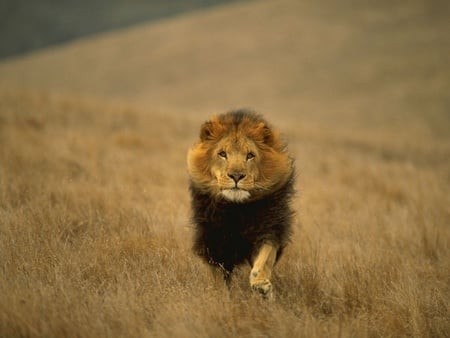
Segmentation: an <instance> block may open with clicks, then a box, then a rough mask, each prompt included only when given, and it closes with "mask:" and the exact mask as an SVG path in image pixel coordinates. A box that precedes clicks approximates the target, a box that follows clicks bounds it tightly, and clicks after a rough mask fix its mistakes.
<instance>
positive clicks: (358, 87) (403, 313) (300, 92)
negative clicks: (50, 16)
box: [0, 1, 450, 337]
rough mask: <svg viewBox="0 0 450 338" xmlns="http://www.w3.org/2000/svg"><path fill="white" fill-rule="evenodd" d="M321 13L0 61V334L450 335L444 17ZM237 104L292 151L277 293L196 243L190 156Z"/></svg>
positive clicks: (275, 6)
mask: <svg viewBox="0 0 450 338" xmlns="http://www.w3.org/2000/svg"><path fill="white" fill-rule="evenodd" d="M436 3H437V2H432V4H433V5H436ZM329 6H332V5H331V4H330V3H327V2H318V5H306V4H300V2H297V1H261V2H259V1H255V2H251V3H247V4H242V5H233V6H229V7H227V6H225V7H222V8H218V9H212V10H210V11H206V12H202V13H199V14H190V15H188V16H182V17H180V18H174V19H171V20H168V21H166V22H161V23H158V24H157V25H149V26H142V27H138V28H136V29H131V30H127V31H125V32H123V33H120V32H119V33H115V34H113V35H110V34H109V35H106V36H100V37H93V38H92V40H86V41H80V42H77V43H75V44H73V45H69V46H66V47H64V48H62V49H58V48H56V49H50V50H48V51H43V52H40V53H37V54H35V55H30V56H27V57H25V58H18V59H17V60H14V59H13V60H10V61H8V62H3V63H0V295H1V296H0V336H1V337H155V336H156V337H173V336H176V337H236V336H240V337H265V336H268V337H283V336H286V337H298V336H300V337H324V336H332V337H334V336H343V337H349V336H354V337H378V336H383V337H385V336H389V337H398V336H420V337H445V336H448V334H449V332H450V319H449V318H450V305H449V302H448V300H449V299H450V272H449V271H450V194H449V191H450V132H449V130H450V116H449V114H448V109H449V99H448V92H449V90H450V80H449V79H450V77H449V76H448V75H449V72H450V71H449V68H448V66H446V64H445V57H444V55H448V54H446V52H447V51H448V49H449V47H448V46H447V45H446V44H443V43H442V42H443V41H445V39H446V34H447V33H446V30H444V29H443V27H448V26H449V24H448V23H446V22H444V21H443V20H440V18H441V16H440V15H442V14H439V13H438V14H436V15H431V14H430V13H431V9H430V8H431V7H432V6H431V7H429V6H430V5H429V4H428V3H425V2H421V1H413V2H411V4H410V5H409V7H402V6H401V5H399V4H396V5H395V4H394V5H392V4H391V3H390V2H387V3H386V4H384V3H382V2H380V3H378V5H377V6H375V5H370V4H365V5H361V6H360V7H356V8H353V7H345V6H344V7H345V8H341V7H339V8H333V7H331V8H330V7H329ZM424 9H425V10H424ZM294 10H295V11H294ZM334 10H336V11H334ZM249 13H252V14H251V15H249ZM274 13H275V14H274ZM292 13H295V15H294V14H292ZM387 13H389V15H387ZM355 14H358V15H357V16H356V15H355ZM385 14H386V16H384V15H385ZM271 15H273V18H272V16H271ZM231 18H232V19H233V20H236V22H237V23H236V25H237V26H238V28H236V27H233V29H237V30H233V29H231V28H230V26H229V22H230V20H231ZM240 18H241V19H242V20H239V19H240ZM299 18H300V19H302V20H299ZM244 19H245V20H244ZM205 27H207V28H208V29H205ZM276 29H279V30H280V31H279V32H280V34H278V33H272V34H271V33H270V32H271V31H272V32H276ZM261 30H262V31H261ZM236 31H239V32H240V33H241V34H239V36H236ZM261 32H263V34H260V33H261ZM290 32H291V33H292V32H293V34H297V35H295V37H296V39H299V41H300V42H301V43H300V42H299V43H298V44H295V43H293V41H294V38H293V36H291V35H289V33H290ZM301 32H314V34H313V35H312V36H311V35H309V33H308V34H306V33H305V34H303V35H302V34H300V33H301ZM212 33H214V34H212ZM419 33H420V34H419ZM298 34H300V35H298ZM311 34H312V33H311ZM160 35H163V36H164V37H165V40H164V41H160V45H159V46H160V49H158V50H157V51H154V52H153V53H151V52H150V50H149V49H148V48H149V47H146V46H143V45H141V46H140V48H141V51H140V52H138V50H137V48H138V47H137V46H136V43H135V42H136V41H142V37H143V36H147V37H148V39H149V41H151V42H154V41H156V40H153V39H157V37H158V36H160ZM208 36H211V37H208ZM233 36H234V37H236V41H235V43H234V44H233V43H232V42H231V41H232V40H230V39H231V38H232V37H233ZM314 37H317V39H319V38H320V41H315V40H314ZM338 37H339V38H338ZM249 41H252V43H253V44H252V45H251V46H250V47H251V48H249V46H248V44H247V43H248V42H249ZM127 44H128V46H130V48H129V51H130V54H129V57H128V59H127V62H122V63H120V62H117V61H118V60H119V59H120V55H122V58H123V54H120V52H119V50H120V49H123V48H124V46H126V45H127ZM189 44H190V45H192V46H194V47H199V46H201V47H203V48H204V49H201V51H208V53H212V51H211V46H214V45H216V48H215V49H214V50H215V51H217V50H218V49H220V48H219V47H224V48H223V50H228V51H227V52H224V53H223V55H222V56H220V60H218V59H214V60H211V59H208V60H205V61H204V63H202V61H201V60H200V59H199V58H198V51H199V49H198V48H192V49H191V48H186V46H187V45H189ZM180 46H182V47H180ZM183 46H184V48H183ZM304 46H307V47H308V48H306V49H305V48H303V47H304ZM314 46H317V47H318V48H317V49H314V48H313V47H314ZM226 48H228V49H226ZM135 49H136V50H135ZM107 55H109V56H110V58H107V57H106V56H107ZM205 55H206V54H205ZM207 55H209V56H210V55H212V54H207ZM258 55H259V56H261V55H264V57H258ZM236 56H240V57H239V58H236V59H235V57H236ZM146 59H150V60H151V67H146V66H145V65H146V64H145V60H146ZM180 60H184V61H183V62H181V61H180ZM232 60H233V61H232ZM219 61H220V62H219ZM222 62H223V64H224V65H226V66H224V67H222V68H221V67H218V68H217V64H221V63H222ZM232 62H233V63H232ZM308 62H309V63H308ZM174 65H177V66H176V67H175V66H174ZM200 66H203V67H204V68H205V69H206V70H205V71H204V72H199V71H198V70H199V68H198V67H200ZM140 70H141V71H140ZM210 70H211V72H209V71H210ZM238 70H242V74H243V79H242V81H241V82H240V81H239V79H240V78H239V77H236V75H237V71H238ZM258 70H260V73H259V72H258ZM88 75H89V76H88ZM125 75H126V76H125ZM300 75H304V76H303V77H300ZM208 79H209V82H208ZM133 80H134V81H135V82H133ZM218 80H220V81H218ZM211 83H214V84H215V83H220V85H219V84H218V85H211ZM188 84H190V85H189V86H188ZM169 89H172V91H171V92H169ZM221 94H222V95H223V96H221ZM233 102H234V103H233ZM240 104H247V105H248V104H251V106H252V107H254V108H255V109H259V110H261V112H262V113H264V114H265V115H266V116H267V117H268V119H269V120H270V121H271V122H272V123H273V124H274V125H276V126H278V127H279V129H280V130H281V131H282V132H283V133H284V135H285V136H286V138H287V139H288V140H289V144H290V151H291V153H292V155H293V156H294V157H295V158H296V167H297V173H298V178H297V183H296V188H297V191H298V196H297V198H296V199H295V201H294V209H295V210H296V221H295V224H294V230H295V232H294V236H293V240H292V243H291V245H290V246H289V247H288V248H287V250H286V254H285V255H284V256H283V258H282V260H281V261H280V262H279V264H278V265H277V266H276V269H275V275H274V279H273V283H274V292H275V299H274V301H273V302H267V301H264V300H262V299H260V297H258V296H257V295H253V294H252V293H251V291H250V290H249V286H248V273H249V267H246V266H243V267H242V268H240V269H239V270H238V271H237V273H236V276H235V279H234V280H233V281H232V284H231V288H230V290H229V291H228V290H226V289H224V288H220V287H216V286H214V285H213V283H212V280H211V279H210V276H209V275H208V269H207V268H206V267H205V266H204V265H203V264H202V262H201V261H200V260H199V259H198V258H196V257H195V256H194V255H193V254H192V253H191V251H190V247H191V236H192V228H191V224H190V221H189V218H190V210H189V195H188V190H187V182H188V180H187V170H186V163H185V162H186V152H187V149H188V148H189V147H190V146H191V144H192V143H193V142H194V141H195V139H196V137H197V133H198V128H199V125H200V123H202V122H203V121H204V119H206V118H207V116H208V114H209V113H211V112H212V111H214V110H216V111H217V110H219V111H223V110H227V109H229V108H231V107H233V106H235V105H240Z"/></svg>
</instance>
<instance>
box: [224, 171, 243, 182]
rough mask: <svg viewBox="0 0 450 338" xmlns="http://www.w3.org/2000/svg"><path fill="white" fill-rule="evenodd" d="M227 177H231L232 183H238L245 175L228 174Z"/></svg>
mask: <svg viewBox="0 0 450 338" xmlns="http://www.w3.org/2000/svg"><path fill="white" fill-rule="evenodd" d="M228 176H229V177H231V178H232V179H233V180H234V182H236V183H237V182H239V181H240V180H242V179H243V178H244V177H245V174H242V173H229V174H228Z"/></svg>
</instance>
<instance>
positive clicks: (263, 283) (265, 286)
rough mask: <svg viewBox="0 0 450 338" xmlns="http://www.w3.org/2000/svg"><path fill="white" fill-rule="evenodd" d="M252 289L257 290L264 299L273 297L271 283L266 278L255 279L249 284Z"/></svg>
mask: <svg viewBox="0 0 450 338" xmlns="http://www.w3.org/2000/svg"><path fill="white" fill-rule="evenodd" d="M251 287H252V290H253V291H255V292H258V293H259V294H260V295H261V296H262V297H263V298H264V299H273V292H272V283H271V282H270V280H268V279H264V280H260V281H255V282H253V283H252V284H251Z"/></svg>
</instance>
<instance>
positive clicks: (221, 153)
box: [218, 150, 227, 158]
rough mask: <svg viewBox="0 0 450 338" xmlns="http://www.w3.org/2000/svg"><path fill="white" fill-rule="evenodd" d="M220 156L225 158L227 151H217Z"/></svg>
mask: <svg viewBox="0 0 450 338" xmlns="http://www.w3.org/2000/svg"><path fill="white" fill-rule="evenodd" d="M218 155H219V156H220V157H222V158H227V153H226V152H225V151H223V150H222V151H221V152H219V154H218Z"/></svg>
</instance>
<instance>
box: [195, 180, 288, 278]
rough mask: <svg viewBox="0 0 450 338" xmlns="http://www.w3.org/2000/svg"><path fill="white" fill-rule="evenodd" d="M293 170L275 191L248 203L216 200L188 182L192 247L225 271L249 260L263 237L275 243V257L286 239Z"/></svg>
mask: <svg viewBox="0 0 450 338" xmlns="http://www.w3.org/2000/svg"><path fill="white" fill-rule="evenodd" d="M293 186H294V173H292V174H291V176H290V178H289V180H288V181H287V182H286V183H285V184H284V185H283V186H282V187H281V188H279V189H278V190H277V191H274V192H273V193H271V194H270V195H268V196H266V197H264V198H262V199H259V200H255V201H251V202H248V203H231V202H227V201H224V200H220V199H219V200H218V199H216V198H214V197H211V196H210V195H207V194H204V193H202V191H201V190H200V189H198V188H196V187H195V185H194V184H192V182H191V184H190V192H191V196H192V199H191V206H192V211H193V223H194V225H195V229H196V232H195V240H194V246H193V250H194V252H195V253H196V254H197V255H199V256H200V257H202V258H203V259H204V260H205V261H206V262H207V263H209V264H215V265H218V266H220V267H221V268H222V269H223V270H224V272H226V273H227V274H228V275H229V274H231V272H232V271H233V268H234V267H235V266H237V265H239V264H241V263H244V262H246V261H249V262H250V261H251V259H252V256H253V255H254V254H255V250H257V249H258V247H259V246H260V244H261V243H263V242H264V241H267V240H269V241H272V242H273V243H276V244H278V245H279V250H278V254H277V258H279V257H280V254H281V252H282V251H283V248H284V247H285V246H286V245H287V243H288V242H289V239H290V236H291V232H292V230H291V223H292V218H293V211H292V210H291V208H290V206H289V202H290V200H291V199H292V197H293V194H294V188H293Z"/></svg>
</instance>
